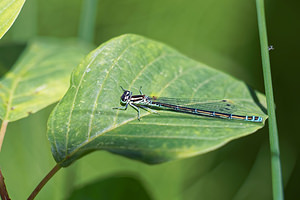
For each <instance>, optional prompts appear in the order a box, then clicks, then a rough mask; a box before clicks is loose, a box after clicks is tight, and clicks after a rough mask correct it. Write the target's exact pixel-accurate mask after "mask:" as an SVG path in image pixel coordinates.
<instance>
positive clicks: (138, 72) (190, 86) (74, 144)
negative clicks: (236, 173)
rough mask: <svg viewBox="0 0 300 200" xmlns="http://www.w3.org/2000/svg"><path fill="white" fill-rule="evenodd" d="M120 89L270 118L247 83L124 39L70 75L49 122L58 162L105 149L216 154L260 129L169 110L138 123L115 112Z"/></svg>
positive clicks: (146, 157)
mask: <svg viewBox="0 0 300 200" xmlns="http://www.w3.org/2000/svg"><path fill="white" fill-rule="evenodd" d="M120 85H121V86H123V87H124V88H126V89H129V90H133V91H137V90H138V88H139V86H143V90H144V92H145V93H147V94H148V95H156V96H169V97H170V96H171V97H174V96H175V97H191V98H202V99H204V100H205V99H232V100H233V101H234V102H235V103H236V105H237V106H239V108H241V110H243V111H244V112H245V113H247V114H248V115H252V114H253V115H259V116H263V117H264V118H266V115H265V114H264V113H263V112H262V111H261V109H260V108H259V107H258V106H257V104H256V103H255V102H254V99H253V97H252V96H251V92H250V91H249V88H248V87H247V86H246V85H245V84H244V83H242V82H240V81H237V80H235V79H234V78H232V77H230V76H228V75H226V74H224V73H222V72H219V71H217V70H214V69H211V68H209V67H207V66H205V65H204V64H201V63H197V62H195V61H194V60H191V59H189V58H187V57H185V56H183V55H182V54H180V53H178V52H177V51H175V50H173V49H171V48H169V47H167V46H166V45H163V44H161V43H158V42H154V41H152V40H148V39H145V38H143V37H140V36H136V35H123V36H120V37H118V38H115V39H112V40H110V41H109V42H107V43H105V44H103V45H101V46H100V47H99V48H97V49H96V50H94V51H93V52H91V53H90V54H89V55H88V56H87V57H86V58H85V60H84V61H83V62H82V63H81V64H80V65H79V67H78V68H76V70H75V71H74V72H73V75H72V77H71V87H70V89H69V90H68V92H67V93H66V95H65V97H64V98H63V99H62V100H61V101H60V103H59V104H58V105H57V107H56V108H55V109H54V111H53V113H52V115H51V117H50V118H49V121H48V137H49V140H50V142H51V145H52V153H53V156H54V158H55V160H56V162H58V163H59V164H61V165H62V166H67V165H69V164H70V163H72V162H73V161H74V160H76V159H78V158H79V157H81V156H82V155H84V154H86V153H88V152H90V151H93V150H96V149H104V150H108V151H110V152H113V153H117V154H121V155H124V156H127V157H130V158H134V159H138V160H141V161H144V162H147V163H159V162H164V161H168V160H172V159H176V158H182V157H188V156H192V155H196V154H200V153H204V152H207V151H211V150H213V149H216V148H217V147H220V146H222V145H224V144H225V143H227V142H228V141H230V140H232V139H235V138H238V137H241V136H245V135H248V134H250V133H252V132H254V131H256V130H257V129H259V128H261V127H262V126H263V124H262V123H249V122H243V121H233V120H231V121H230V120H222V119H212V118H207V117H195V116H187V115H186V114H179V113H170V112H161V115H160V116H153V115H149V113H147V112H144V113H142V116H143V117H142V121H141V122H139V121H137V120H136V115H137V113H136V111H135V110H134V109H131V108H130V109H128V110H127V111H126V112H124V111H123V112H122V111H119V110H112V108H113V107H116V106H118V104H119V98H120V95H121V94H122V91H121V89H119V86H120ZM258 97H259V99H260V100H261V102H264V97H263V96H262V95H260V94H258ZM78 122H80V123H78Z"/></svg>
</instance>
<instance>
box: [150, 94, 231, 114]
mask: <svg viewBox="0 0 300 200" xmlns="http://www.w3.org/2000/svg"><path fill="white" fill-rule="evenodd" d="M149 98H150V100H152V101H153V102H161V103H167V104H172V105H178V106H185V107H189V108H196V109H200V110H207V111H214V112H222V113H228V114H231V113H233V112H235V111H236V109H235V105H234V103H233V101H231V100H228V99H223V100H203V99H189V98H169V97H149Z"/></svg>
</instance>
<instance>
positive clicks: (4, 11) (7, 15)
mask: <svg viewBox="0 0 300 200" xmlns="http://www.w3.org/2000/svg"><path fill="white" fill-rule="evenodd" d="M24 3H25V0H1V1H0V39H1V38H2V37H3V35H4V34H5V33H6V32H7V31H8V29H9V28H10V27H11V25H12V24H13V23H14V21H15V20H16V18H17V16H18V15H19V13H20V11H21V9H22V7H23V5H24Z"/></svg>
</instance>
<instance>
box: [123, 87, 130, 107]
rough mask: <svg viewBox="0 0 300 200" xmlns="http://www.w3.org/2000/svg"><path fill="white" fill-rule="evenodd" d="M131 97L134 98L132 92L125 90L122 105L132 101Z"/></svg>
mask: <svg viewBox="0 0 300 200" xmlns="http://www.w3.org/2000/svg"><path fill="white" fill-rule="evenodd" d="M131 96H132V92H130V91H128V90H124V93H123V94H122V96H121V103H122V104H126V103H127V101H129V100H130V98H131Z"/></svg>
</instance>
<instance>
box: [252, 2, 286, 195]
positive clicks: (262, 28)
mask: <svg viewBox="0 0 300 200" xmlns="http://www.w3.org/2000/svg"><path fill="white" fill-rule="evenodd" d="M256 8H257V19H258V29H259V37H260V46H261V57H262V67H263V74H264V83H265V92H266V97H267V107H268V115H269V140H270V150H271V165H272V187H273V199H276V200H279V199H283V187H282V176H281V164H280V150H279V141H278V131H277V123H276V115H275V105H274V96H273V88H272V78H271V67H270V59H269V50H268V38H267V28H266V19H265V11H264V1H263V0H256Z"/></svg>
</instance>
